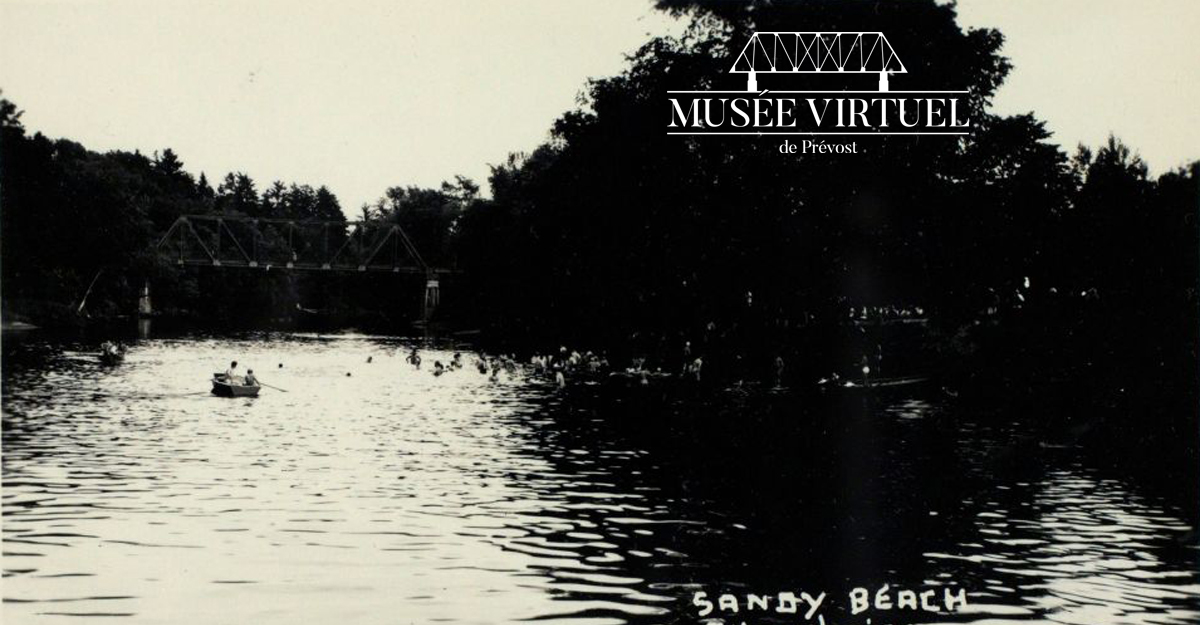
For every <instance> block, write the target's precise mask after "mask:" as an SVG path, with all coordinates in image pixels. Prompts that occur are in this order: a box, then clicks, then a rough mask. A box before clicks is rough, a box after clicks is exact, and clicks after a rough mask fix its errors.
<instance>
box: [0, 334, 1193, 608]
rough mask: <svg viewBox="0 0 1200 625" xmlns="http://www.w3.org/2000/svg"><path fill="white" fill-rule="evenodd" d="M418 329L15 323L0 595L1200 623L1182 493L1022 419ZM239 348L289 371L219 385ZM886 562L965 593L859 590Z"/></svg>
mask: <svg viewBox="0 0 1200 625" xmlns="http://www.w3.org/2000/svg"><path fill="white" fill-rule="evenodd" d="M409 345H411V341H409V340H406V339H401V338H390V337H378V336H365V335H358V334H352V333H342V334H335V335H318V334H250V335H240V336H226V337H206V336H187V337H180V338H174V339H161V340H141V341H138V342H136V343H135V344H134V345H133V346H132V347H131V350H130V353H129V356H128V358H127V359H126V361H125V362H124V363H123V364H121V365H119V366H115V367H103V366H101V365H100V364H99V363H97V362H95V358H94V357H93V356H92V354H93V353H94V350H95V347H96V345H95V343H90V342H84V341H80V340H63V339H53V338H43V337H40V336H38V335H31V336H25V337H21V338H18V339H13V338H11V337H8V336H6V340H5V343H4V365H5V366H4V372H3V401H4V403H3V426H4V433H3V513H4V517H3V535H4V558H3V568H4V580H3V596H4V606H3V620H4V622H5V623H9V624H20V623H43V622H78V620H79V617H108V620H116V621H123V622H124V621H128V622H136V623H205V624H209V623H254V624H255V625H264V624H274V623H280V624H284V623H286V624H291V623H298V622H303V623H389V624H391V623H436V622H445V623H510V622H518V621H530V620H532V621H536V622H550V623H554V622H563V623H597V624H599V623H659V622H678V623H702V622H706V618H723V619H725V622H729V623H740V622H742V621H743V620H744V621H746V622H747V623H775V622H779V623H784V622H786V623H800V622H810V621H805V620H804V618H803V617H804V611H803V610H801V612H800V613H799V614H796V615H780V614H777V613H775V612H762V611H758V612H751V613H746V612H744V609H745V607H746V606H745V604H744V603H743V604H741V609H742V610H743V611H741V612H739V613H736V614H734V613H732V612H729V611H724V612H722V611H720V610H717V611H715V612H714V613H711V614H708V615H706V616H705V617H701V615H700V607H699V606H698V605H696V604H694V603H693V598H694V596H695V593H697V592H705V593H707V596H708V597H709V598H710V599H712V600H714V601H715V597H716V595H718V594H721V593H725V592H728V593H733V594H736V595H738V596H740V597H744V596H745V594H746V593H756V594H772V595H773V594H775V593H778V592H783V591H793V592H795V593H797V595H798V594H799V593H800V592H802V591H803V592H810V593H811V594H812V595H813V596H816V595H817V594H818V593H819V592H826V593H827V599H826V600H825V604H824V605H825V606H826V607H825V608H824V609H823V611H822V612H821V616H823V618H824V619H825V622H827V623H829V624H830V625H832V624H833V623H859V624H862V623H866V620H865V619H866V617H867V616H870V617H872V619H873V620H872V623H873V624H874V625H883V624H885V623H889V622H895V623H978V624H981V625H983V624H987V625H999V624H1004V623H1017V622H1022V623H1028V622H1057V623H1069V624H1078V625H1089V624H1100V623H1196V622H1200V573H1198V571H1200V555H1198V552H1197V548H1196V545H1197V534H1196V522H1195V519H1194V515H1193V514H1191V513H1190V511H1188V510H1187V509H1186V504H1180V503H1178V501H1179V500H1178V499H1176V498H1173V497H1169V496H1164V494H1163V493H1162V492H1160V489H1155V488H1147V487H1145V485H1144V484H1143V483H1142V482H1141V481H1139V480H1137V479H1134V478H1131V477H1127V476H1125V475H1124V474H1123V473H1122V472H1121V471H1118V470H1114V469H1113V468H1112V467H1110V466H1106V463H1104V462H1103V461H1102V460H1096V459H1094V458H1095V457H1096V456H1095V455H1094V454H1084V453H1082V450H1081V449H1079V448H1077V447H1076V446H1075V445H1072V444H1071V443H1069V442H1068V443H1059V442H1055V443H1047V442H1046V441H1045V440H1043V439H1041V438H1040V437H1038V436H1036V435H1031V434H1030V433H1029V429H1028V428H1027V427H1025V426H1024V425H1023V422H1022V417H1021V416H1020V415H1007V416H1006V417H1005V418H1002V419H996V418H994V416H988V417H985V415H982V414H976V412H974V411H972V410H967V409H964V408H961V407H955V405H954V404H953V403H952V400H950V399H948V398H947V397H946V395H945V394H944V393H942V392H940V391H931V390H915V391H912V392H908V393H903V392H897V393H892V394H890V395H888V396H884V397H877V398H871V399H868V398H863V397H856V396H838V397H812V396H809V395H795V394H791V393H788V392H786V391H785V392H779V391H771V392H768V391H760V390H750V391H745V390H735V391H720V390H713V391H703V392H701V391H696V390H682V391H681V390H678V389H670V388H659V387H658V386H657V385H650V386H649V387H641V386H640V385H635V386H633V387H624V386H619V385H618V386H612V385H608V384H603V383H600V384H591V383H584V382H582V381H575V380H572V381H571V384H569V385H568V388H566V389H564V390H557V389H556V388H554V386H553V385H552V384H549V383H547V382H546V381H542V380H537V379H531V378H529V377H527V376H525V375H516V376H502V378H501V379H500V380H499V381H496V382H493V381H489V380H488V379H487V377H486V376H483V375H480V374H478V373H476V372H475V371H474V370H473V369H470V368H467V369H464V370H462V371H457V372H454V373H451V374H447V375H443V376H441V377H435V376H433V375H431V373H430V368H431V365H432V363H433V361H434V360H435V359H441V360H443V361H448V360H449V356H450V352H449V351H447V350H445V349H441V350H439V349H437V348H436V347H431V348H429V349H426V350H425V351H424V367H423V368H422V369H421V370H416V369H414V368H413V367H412V366H411V365H408V364H407V363H406V362H405V359H404V354H405V352H406V350H407V348H408V346H409ZM465 353H466V354H467V356H468V361H469V360H470V359H471V352H469V351H467V352H465ZM368 357H370V358H371V359H372V360H373V362H371V363H368V362H367V359H368ZM232 358H236V359H238V360H239V361H241V362H242V366H247V365H248V366H250V367H252V368H254V369H255V370H256V372H257V373H258V374H259V377H260V379H262V380H263V381H264V382H266V383H268V384H272V385H275V386H278V387H280V388H282V389H286V392H283V391H277V390H273V389H264V390H263V392H262V394H261V396H260V397H258V398H254V399H222V398H217V397H214V396H212V395H210V394H209V393H208V377H209V375H210V374H211V372H213V371H219V370H223V369H224V367H225V366H226V364H227V363H228V361H229V360H230V359H232ZM280 364H282V367H280V366H279V365H280ZM347 373H350V374H351V375H349V376H347V375H346V374H347ZM1185 500H1186V499H1185ZM885 583H886V584H889V589H890V592H891V593H892V595H891V596H892V597H893V604H894V603H895V593H896V590H897V589H899V588H911V589H913V590H914V591H922V590H924V589H938V590H939V591H940V590H941V588H942V587H948V588H951V589H963V590H965V591H966V593H967V598H968V604H967V606H966V608H964V609H962V610H959V611H956V612H954V613H946V612H939V613H931V612H912V611H899V610H896V609H892V610H882V611H879V610H875V611H872V612H869V613H862V614H857V615H854V614H852V613H851V612H850V607H851V603H850V601H849V599H848V597H849V593H850V592H851V591H852V589H854V588H856V587H863V588H869V589H870V593H871V594H872V595H874V593H875V591H876V590H878V589H879V588H880V586H882V585H883V584H885ZM938 597H941V595H940V594H939V595H938ZM814 618H815V617H814ZM813 622H815V621H813Z"/></svg>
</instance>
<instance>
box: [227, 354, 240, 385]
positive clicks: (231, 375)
mask: <svg viewBox="0 0 1200 625" xmlns="http://www.w3.org/2000/svg"><path fill="white" fill-rule="evenodd" d="M240 377H241V376H240V375H238V372H237V361H236V360H235V361H233V362H231V363H229V368H228V369H226V370H225V381H226V382H229V383H230V384H237V382H238V378H240Z"/></svg>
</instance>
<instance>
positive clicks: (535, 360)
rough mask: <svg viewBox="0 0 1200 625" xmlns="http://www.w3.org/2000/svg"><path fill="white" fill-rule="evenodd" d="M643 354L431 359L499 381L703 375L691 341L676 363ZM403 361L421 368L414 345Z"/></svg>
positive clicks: (440, 369) (640, 380) (689, 379)
mask: <svg viewBox="0 0 1200 625" xmlns="http://www.w3.org/2000/svg"><path fill="white" fill-rule="evenodd" d="M647 360H648V359H647V358H646V357H645V356H634V357H631V358H630V360H629V365H628V366H627V367H624V368H619V367H615V366H614V365H613V364H612V362H611V361H610V359H609V357H608V355H607V354H606V353H604V352H595V351H590V350H588V351H579V350H574V349H568V348H567V347H566V346H561V347H559V348H558V350H557V351H549V352H536V353H534V354H532V355H531V356H530V357H529V359H528V360H527V361H526V362H521V361H520V360H518V358H517V356H516V355H515V354H511V353H509V354H496V355H491V354H487V353H480V354H479V355H477V356H474V357H473V358H472V362H471V363H470V365H469V366H468V365H467V364H466V363H465V362H464V358H463V355H462V353H461V352H454V355H453V357H452V358H451V359H450V361H449V362H446V363H443V362H442V361H441V360H435V361H434V362H433V367H432V374H433V375H434V376H435V377H439V376H442V375H446V374H450V373H453V372H456V371H459V370H462V369H468V368H469V369H473V370H475V371H476V372H477V373H478V374H480V375H484V376H487V378H488V379H489V380H491V381H493V382H495V381H500V380H501V379H502V378H501V376H502V375H503V376H508V377H509V378H512V377H516V376H518V375H522V376H529V377H533V378H535V379H545V380H548V381H551V382H552V383H553V384H554V385H555V386H557V387H559V388H563V387H565V386H566V385H567V383H568V381H573V380H586V381H592V382H596V381H600V380H604V379H616V380H622V381H627V382H632V383H634V384H639V385H649V384H650V383H651V382H652V381H655V380H662V379H669V378H674V379H678V380H680V381H683V382H686V383H692V384H700V383H701V382H702V380H703V379H704V377H703V372H704V366H705V360H704V356H702V355H700V354H697V353H694V352H693V348H692V344H691V342H690V341H689V342H685V344H684V347H683V353H682V358H681V360H680V361H679V364H678V365H677V367H671V368H669V369H667V370H664V368H663V367H650V366H649V365H648V364H647ZM405 361H406V362H407V363H408V364H410V365H412V366H413V368H415V369H421V366H422V362H423V360H422V357H421V351H420V348H418V347H415V346H414V347H411V348H410V349H409V352H408V355H407V357H406V358H405ZM772 366H773V370H774V384H775V385H776V386H779V385H780V384H782V381H783V372H784V361H783V357H782V355H777V356H775V358H774V361H773V363H772Z"/></svg>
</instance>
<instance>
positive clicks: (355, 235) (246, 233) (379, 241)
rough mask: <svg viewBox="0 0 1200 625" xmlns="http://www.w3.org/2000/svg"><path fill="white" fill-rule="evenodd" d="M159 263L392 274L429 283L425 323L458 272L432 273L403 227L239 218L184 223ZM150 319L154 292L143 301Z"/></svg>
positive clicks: (171, 232) (163, 243)
mask: <svg viewBox="0 0 1200 625" xmlns="http://www.w3.org/2000/svg"><path fill="white" fill-rule="evenodd" d="M154 249H155V251H156V252H157V253H158V255H159V257H160V258H162V259H164V260H166V259H171V260H173V261H174V262H175V264H177V265H190V266H198V267H222V268H246V269H260V270H264V271H270V270H285V271H287V270H301V271H327V272H356V273H358V272H388V273H393V274H408V275H421V276H425V299H424V302H423V306H422V310H423V314H424V317H425V318H426V319H428V318H429V316H430V315H431V314H432V313H433V310H434V309H436V308H437V306H438V305H439V304H440V303H441V291H440V284H439V278H440V277H442V276H445V275H449V274H455V273H457V271H455V270H451V269H444V268H438V267H431V266H429V265H428V264H427V263H426V262H425V259H424V258H422V257H421V253H420V252H419V251H417V247H416V246H415V245H413V242H412V240H411V239H409V238H408V234H406V233H405V232H404V229H403V228H401V227H400V226H399V225H398V224H395V223H387V222H377V221H305V220H292V219H266V218H257V217H249V216H235V215H185V216H182V217H179V218H178V219H176V220H175V222H174V223H173V224H171V227H170V228H169V229H168V230H167V232H166V233H165V234H163V236H162V238H161V239H159V241H158V243H157V244H156V245H155V246H154ZM143 298H144V301H145V304H144V305H143V304H139V307H140V308H142V309H143V312H147V313H148V312H149V310H150V304H149V285H147V286H146V288H145V291H144V295H143Z"/></svg>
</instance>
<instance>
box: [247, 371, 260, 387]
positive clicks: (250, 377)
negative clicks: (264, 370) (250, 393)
mask: <svg viewBox="0 0 1200 625" xmlns="http://www.w3.org/2000/svg"><path fill="white" fill-rule="evenodd" d="M244 382H245V386H258V385H259V384H258V378H256V377H254V369H247V370H246V379H245V380H244Z"/></svg>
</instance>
